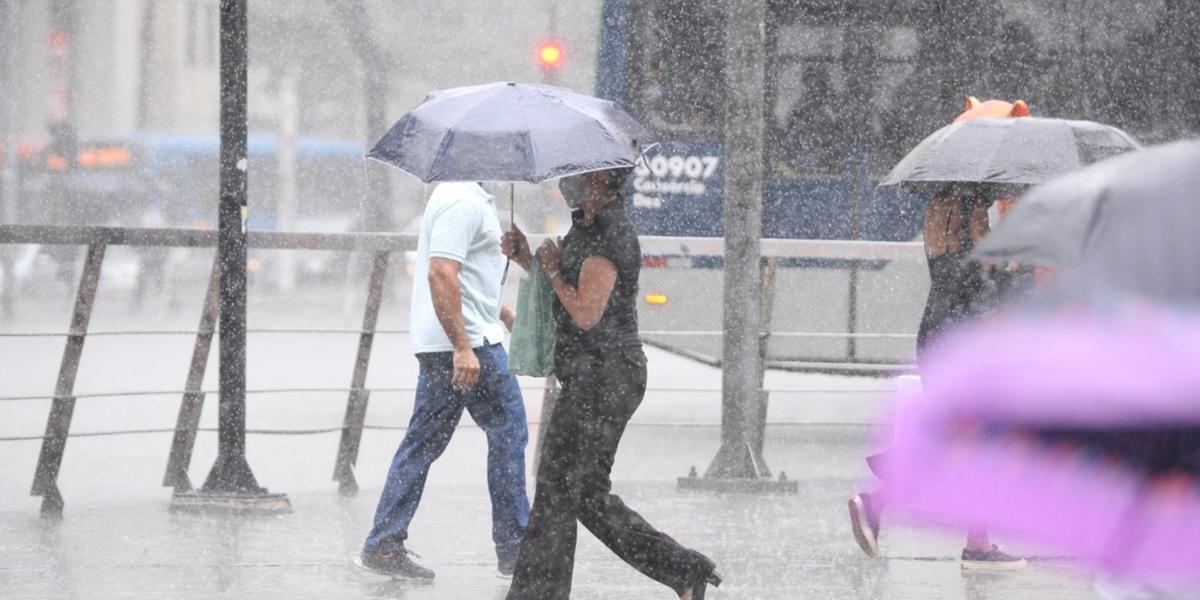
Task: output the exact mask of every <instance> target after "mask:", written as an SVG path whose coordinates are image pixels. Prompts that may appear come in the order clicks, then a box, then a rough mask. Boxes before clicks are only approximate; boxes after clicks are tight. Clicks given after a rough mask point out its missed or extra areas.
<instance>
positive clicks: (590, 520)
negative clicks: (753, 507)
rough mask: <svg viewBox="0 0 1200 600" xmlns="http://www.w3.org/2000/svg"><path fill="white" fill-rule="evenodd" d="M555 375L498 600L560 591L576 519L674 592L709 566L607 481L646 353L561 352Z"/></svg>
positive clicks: (566, 592) (564, 591)
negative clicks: (555, 389)
mask: <svg viewBox="0 0 1200 600" xmlns="http://www.w3.org/2000/svg"><path fill="white" fill-rule="evenodd" d="M555 374H556V375H557V376H558V377H559V379H560V381H561V383H562V393H561V394H560V395H559V397H558V403H557V404H556V405H555V407H554V412H553V414H552V415H551V417H550V423H549V425H548V426H547V427H548V428H547V430H546V437H545V441H544V442H543V443H544V446H543V448H542V462H541V466H540V467H539V469H538V474H537V492H536V494H535V496H534V500H533V512H532V514H531V515H530V517H529V527H528V528H527V529H526V530H525V539H524V541H523V542H522V543H521V549H520V551H519V552H518V554H517V564H516V569H515V572H514V574H513V580H512V586H511V587H510V588H509V591H508V600H565V599H566V598H568V597H569V596H570V594H571V572H572V569H573V567H574V563H575V538H576V525H575V523H576V521H578V522H579V523H581V524H583V526H584V527H586V528H587V529H588V531H590V532H592V535H595V536H596V538H597V539H599V540H600V541H601V542H602V543H604V545H605V546H608V548H609V549H611V550H612V551H613V552H614V553H615V554H616V555H617V556H619V557H620V558H621V559H622V560H624V561H625V562H627V563H629V564H630V565H631V566H633V568H635V569H637V570H638V571H641V572H642V573H643V574H645V575H646V576H647V577H650V578H652V579H654V580H655V581H658V582H660V583H662V584H664V585H666V586H668V587H670V588H671V589H673V590H675V591H676V593H682V592H683V591H684V590H685V589H687V587H688V586H689V585H690V584H692V583H694V582H695V581H697V580H699V579H702V578H703V577H704V576H705V575H707V574H708V572H709V571H711V570H712V568H713V563H712V561H710V560H709V559H708V558H706V557H705V556H704V555H702V554H700V553H698V552H695V551H693V550H689V549H688V548H685V547H683V546H681V545H680V544H679V543H678V542H676V541H675V540H673V539H671V537H670V536H668V535H666V534H665V533H662V532H660V531H658V530H657V529H655V528H654V527H652V526H651V525H650V524H649V523H647V522H646V520H645V519H643V518H642V517H641V516H640V515H638V514H637V513H636V512H634V511H633V510H632V509H630V508H629V507H628V506H625V503H624V502H622V501H621V499H620V498H618V497H617V496H616V495H614V494H612V493H611V488H612V482H611V481H610V480H609V474H610V473H611V471H612V466H613V457H614V456H615V455H616V453H617V444H618V443H619V442H620V440H621V434H623V433H624V432H625V424H626V423H628V422H629V418H630V417H631V416H633V413H634V411H635V410H637V407H638V405H639V404H641V402H642V397H643V396H644V395H645V393H646V355H645V354H644V353H643V352H642V349H641V348H639V347H633V348H624V349H620V350H615V351H612V352H609V353H607V354H605V355H603V356H592V355H580V356H574V357H569V359H568V360H561V361H559V364H558V365H557V367H556V369H555Z"/></svg>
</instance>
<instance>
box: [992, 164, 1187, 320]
mask: <svg viewBox="0 0 1200 600" xmlns="http://www.w3.org/2000/svg"><path fill="white" fill-rule="evenodd" d="M1198 167H1200V140H1187V141H1180V142H1175V143H1171V144H1165V145H1162V146H1156V147H1154V148H1150V149H1147V150H1143V151H1140V152H1135V153H1132V154H1127V155H1124V156H1120V157H1116V158H1113V159H1110V160H1106V161H1103V162H1101V163H1097V164H1095V165H1092V166H1090V167H1088V168H1086V169H1083V170H1081V171H1079V172H1076V173H1072V174H1070V175H1066V176H1064V177H1061V178H1059V179H1056V180H1054V181H1052V182H1050V183H1047V184H1045V185H1042V186H1038V187H1036V188H1033V189H1032V190H1030V191H1029V192H1028V193H1027V194H1025V195H1024V196H1021V198H1020V199H1019V200H1018V201H1017V203H1016V206H1014V208H1013V209H1012V211H1010V212H1009V214H1008V215H1007V216H1006V217H1005V219H1004V220H1003V221H1002V222H1001V223H1000V224H999V225H998V226H997V227H996V228H995V229H993V230H992V232H991V234H990V235H989V236H988V237H987V238H986V239H985V240H983V242H982V243H981V244H980V245H979V247H978V248H977V249H976V255H977V256H979V257H980V258H983V259H988V260H1021V261H1027V262H1032V263H1036V264H1040V265H1045V266H1056V267H1072V266H1075V267H1083V266H1085V264H1090V265H1094V266H1095V267H1096V268H1097V269H1099V270H1098V271H1097V272H1095V273H1094V275H1095V276H1098V277H1102V278H1104V279H1106V280H1108V281H1109V282H1110V283H1113V284H1120V282H1121V281H1125V282H1126V283H1129V284H1131V285H1132V284H1137V281H1138V280H1140V281H1141V283H1140V284H1137V287H1140V288H1142V289H1144V290H1147V291H1150V290H1153V289H1162V287H1163V286H1166V285H1170V286H1181V285H1184V284H1186V283H1187V280H1188V279H1189V278H1190V279H1192V281H1191V285H1192V286H1193V290H1194V291H1195V292H1196V293H1195V295H1193V296H1192V297H1193V298H1196V299H1200V239H1198V236H1197V234H1196V230H1197V227H1198V226H1200V168H1198ZM1088 270H1091V269H1090V268H1089V269H1088ZM1122 285H1123V284H1122Z"/></svg>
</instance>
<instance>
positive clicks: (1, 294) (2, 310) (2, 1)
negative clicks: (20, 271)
mask: <svg viewBox="0 0 1200 600" xmlns="http://www.w3.org/2000/svg"><path fill="white" fill-rule="evenodd" d="M16 21H17V3H16V2H15V1H14V0H0V89H5V90H9V91H8V92H7V93H4V94H0V111H2V112H0V123H2V124H3V125H2V127H3V131H0V154H2V155H3V162H2V163H0V194H2V196H0V211H3V212H0V223H5V224H10V225H11V224H15V223H16V222H17V96H18V94H19V93H18V92H17V91H16V90H17V89H18V88H17V86H16V84H15V82H14V79H15V78H16V65H15V62H14V58H13V56H14V55H15V54H16V48H17V42H16V36H17V28H16V25H15V23H16ZM16 251H17V248H16V247H14V246H9V247H6V248H5V249H4V250H2V251H0V280H2V281H3V283H0V315H3V317H4V318H6V319H12V318H13V317H14V315H15V310H14V307H13V304H14V299H15V296H16V294H15V292H14V290H13V288H14V287H16V285H17V280H16V273H15V270H14V269H13V265H14V263H15V262H16V256H17V252H16Z"/></svg>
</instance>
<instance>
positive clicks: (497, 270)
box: [409, 182, 505, 353]
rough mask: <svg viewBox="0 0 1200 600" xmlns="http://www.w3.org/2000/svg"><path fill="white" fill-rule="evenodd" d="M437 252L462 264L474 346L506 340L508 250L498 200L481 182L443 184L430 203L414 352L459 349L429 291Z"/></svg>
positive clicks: (420, 248)
mask: <svg viewBox="0 0 1200 600" xmlns="http://www.w3.org/2000/svg"><path fill="white" fill-rule="evenodd" d="M433 257H439V258H448V259H450V260H453V261H456V262H458V263H460V264H461V265H462V270H461V271H459V274H458V283H459V285H460V286H461V288H462V312H463V325H464V326H465V327H466V330H467V336H468V337H469V338H470V339H471V346H472V347H475V348H478V347H480V346H483V345H484V344H485V343H486V344H495V343H498V342H501V341H503V340H504V331H505V329H504V324H503V323H502V322H501V321H500V291H501V290H500V278H501V277H503V276H504V255H502V254H500V219H498V218H497V217H496V203H495V199H494V198H493V197H492V195H491V194H488V193H487V192H485V191H484V190H483V188H482V187H480V186H479V184H477V183H473V182H447V183H440V184H438V186H437V187H436V188H434V190H433V194H432V195H430V197H429V203H428V204H427V205H426V206H425V215H424V217H423V218H422V220H421V237H420V241H419V242H418V244H417V264H416V273H415V274H414V275H413V295H412V312H411V316H410V322H409V330H410V331H411V334H410V338H411V340H412V346H413V351H414V352H417V353H421V352H447V351H451V350H454V346H453V345H451V343H450V338H449V337H448V336H447V335H446V332H445V330H443V329H442V324H441V322H439V321H438V318H437V314H436V313H434V310H433V297H432V295H431V294H430V292H429V259H430V258H433Z"/></svg>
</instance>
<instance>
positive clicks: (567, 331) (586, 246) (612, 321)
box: [554, 200, 642, 364]
mask: <svg viewBox="0 0 1200 600" xmlns="http://www.w3.org/2000/svg"><path fill="white" fill-rule="evenodd" d="M563 246H564V247H563V253H562V258H561V259H560V260H559V267H558V269H559V273H560V274H561V275H562V278H563V281H564V282H566V283H567V284H569V285H570V286H571V287H578V285H579V271H580V269H581V268H582V266H583V261H585V260H587V259H588V257H591V256H603V257H605V258H607V259H608V260H610V261H612V263H613V265H615V266H616V267H617V281H616V283H615V284H614V285H613V291H612V294H611V295H610V296H609V297H608V305H607V306H605V308H604V315H603V316H602V317H601V318H600V322H599V323H597V324H596V326H595V327H593V328H591V329H590V330H587V331H584V330H582V329H580V328H579V326H578V325H576V324H575V321H574V320H573V319H571V315H569V314H567V310H566V309H565V308H563V306H562V303H561V302H559V300H558V296H555V297H554V324H555V334H556V338H555V339H556V346H555V350H554V354H555V359H556V361H557V362H559V364H561V360H559V359H561V358H569V357H570V356H572V355H575V354H580V353H588V354H599V353H602V352H607V351H609V350H613V349H617V348H628V347H631V346H634V347H636V346H641V345H642V341H641V338H640V337H638V323H637V292H638V274H639V272H640V271H641V268H642V248H641V245H640V244H638V237H637V232H636V231H634V229H633V223H631V222H630V221H629V216H628V215H626V214H625V205H624V203H622V202H621V201H620V200H617V201H615V202H612V203H610V204H608V205H607V206H605V207H604V208H602V209H600V212H599V214H597V215H596V216H595V218H594V219H592V222H591V223H585V222H584V219H583V211H582V210H576V211H574V212H572V213H571V230H570V231H569V232H567V235H566V237H565V238H563Z"/></svg>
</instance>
